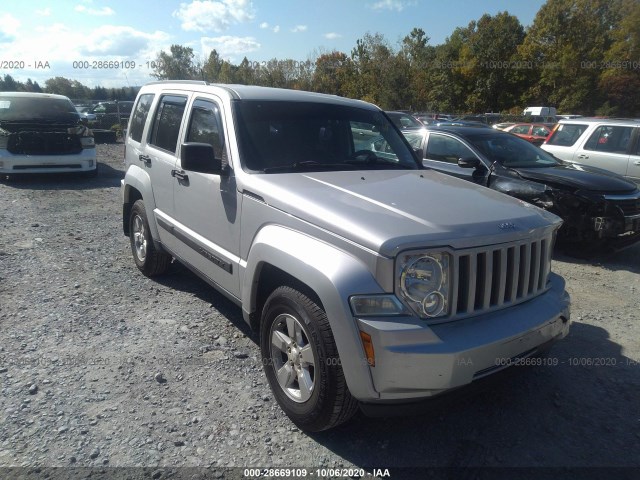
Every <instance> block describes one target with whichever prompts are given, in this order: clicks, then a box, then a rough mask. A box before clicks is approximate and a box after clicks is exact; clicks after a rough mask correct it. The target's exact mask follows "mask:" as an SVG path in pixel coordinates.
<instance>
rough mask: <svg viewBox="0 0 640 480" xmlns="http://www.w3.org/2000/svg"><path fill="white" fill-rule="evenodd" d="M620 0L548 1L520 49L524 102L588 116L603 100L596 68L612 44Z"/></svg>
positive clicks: (598, 73) (617, 20) (619, 9)
mask: <svg viewBox="0 0 640 480" xmlns="http://www.w3.org/2000/svg"><path fill="white" fill-rule="evenodd" d="M621 7H622V4H621V0H548V1H547V3H545V4H544V5H543V6H542V7H541V8H540V10H539V11H538V13H537V15H536V17H535V19H534V21H533V25H532V26H531V28H530V29H529V31H528V32H527V36H526V38H525V40H524V42H523V44H522V46H521V47H520V54H521V57H522V58H523V59H524V60H525V61H527V62H531V64H532V65H533V66H534V68H533V69H532V71H531V84H530V86H529V88H528V90H527V91H526V92H525V94H524V96H523V99H524V101H525V102H526V103H533V104H540V105H551V106H556V107H557V108H558V109H559V110H560V111H565V112H577V113H592V112H593V111H594V110H595V109H596V108H597V107H598V106H599V105H601V104H602V102H603V95H602V94H601V92H600V90H599V88H598V84H599V79H600V71H599V69H598V68H592V66H597V65H599V64H600V63H601V62H602V60H603V54H604V52H607V51H609V49H610V48H611V45H612V36H611V34H612V32H613V31H615V29H616V28H617V26H618V23H619V20H620V14H621Z"/></svg>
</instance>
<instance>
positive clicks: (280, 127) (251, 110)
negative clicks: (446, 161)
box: [233, 100, 418, 173]
mask: <svg viewBox="0 0 640 480" xmlns="http://www.w3.org/2000/svg"><path fill="white" fill-rule="evenodd" d="M233 108H234V109H235V117H236V124H237V125H238V136H239V146H240V150H241V161H242V163H243V166H244V167H246V168H247V169H248V170H253V171H261V172H266V173H277V172H282V171H286V170H287V169H301V168H304V169H306V170H348V169H351V170H354V169H376V168H418V165H417V163H416V160H415V157H414V156H413V152H412V151H411V149H410V148H409V146H408V145H407V143H406V141H405V140H404V138H403V137H402V135H401V134H399V133H398V132H397V131H396V130H395V129H394V128H393V126H392V125H391V123H390V122H389V121H388V120H387V118H386V117H385V116H384V115H383V114H382V113H381V112H379V111H375V110H369V109H363V108H358V107H351V106H345V105H333V104H326V103H316V102H284V101H278V102H269V101H250V100H243V101H241V102H235V103H234V105H233ZM380 137H381V138H382V139H383V141H384V142H386V146H385V148H384V149H383V150H382V151H377V149H376V148H375V145H374V142H377V141H379V140H380Z"/></svg>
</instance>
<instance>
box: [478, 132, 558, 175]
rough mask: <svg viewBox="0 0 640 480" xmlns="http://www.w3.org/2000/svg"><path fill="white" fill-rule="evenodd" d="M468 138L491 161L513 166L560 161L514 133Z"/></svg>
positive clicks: (549, 163)
mask: <svg viewBox="0 0 640 480" xmlns="http://www.w3.org/2000/svg"><path fill="white" fill-rule="evenodd" d="M467 140H469V142H471V144H472V145H473V146H474V147H476V148H477V149H478V150H480V151H481V152H482V153H483V154H484V156H485V157H486V158H487V159H488V160H489V161H491V162H498V163H500V164H501V165H504V166H505V167H511V168H544V167H550V166H554V165H557V164H558V162H557V161H556V160H555V159H554V158H553V157H552V156H551V155H550V154H548V153H547V152H545V151H544V150H542V149H541V148H539V147H536V146H534V145H532V144H531V143H529V142H527V141H526V140H523V139H522V138H520V137H516V136H514V135H506V134H500V133H494V134H489V135H469V136H467Z"/></svg>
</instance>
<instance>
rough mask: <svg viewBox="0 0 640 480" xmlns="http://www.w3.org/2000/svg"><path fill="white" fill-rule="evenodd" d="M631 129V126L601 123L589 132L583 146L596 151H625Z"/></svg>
mask: <svg viewBox="0 0 640 480" xmlns="http://www.w3.org/2000/svg"><path fill="white" fill-rule="evenodd" d="M632 131H633V128H632V127H618V126H608V125H602V126H600V127H598V128H596V130H595V131H594V132H593V133H592V134H591V136H590V137H589V140H587V143H586V144H585V145H584V148H585V150H595V151H598V152H609V153H626V152H627V145H629V139H630V138H631V132H632Z"/></svg>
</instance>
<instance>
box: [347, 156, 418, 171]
mask: <svg viewBox="0 0 640 480" xmlns="http://www.w3.org/2000/svg"><path fill="white" fill-rule="evenodd" d="M346 163H348V164H349V165H354V166H358V167H363V168H364V169H376V168H400V169H402V170H414V168H413V166H412V165H406V164H404V163H400V162H398V161H395V160H390V159H386V158H382V157H378V156H375V157H373V156H368V157H367V158H366V159H365V160H364V161H361V160H353V159H349V160H347V161H346ZM416 168H417V165H416Z"/></svg>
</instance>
